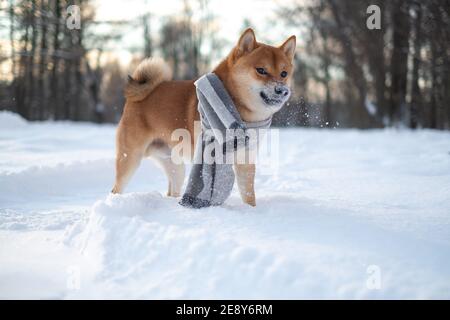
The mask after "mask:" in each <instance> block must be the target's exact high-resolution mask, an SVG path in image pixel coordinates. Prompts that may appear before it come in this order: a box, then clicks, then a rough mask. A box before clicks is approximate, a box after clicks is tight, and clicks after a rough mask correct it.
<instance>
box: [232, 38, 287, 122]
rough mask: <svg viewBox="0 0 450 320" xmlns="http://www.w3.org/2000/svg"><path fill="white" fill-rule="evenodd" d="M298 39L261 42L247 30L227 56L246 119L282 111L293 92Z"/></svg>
mask: <svg viewBox="0 0 450 320" xmlns="http://www.w3.org/2000/svg"><path fill="white" fill-rule="evenodd" d="M295 48H296V38H295V36H291V37H290V38H288V39H287V40H286V41H285V42H284V43H283V44H282V45H281V46H279V47H273V46H269V45H266V44H263V43H258V42H257V41H256V38H255V33H254V32H253V30H252V29H247V30H246V31H245V32H244V33H243V34H242V35H241V37H240V39H239V41H238V43H237V45H236V47H235V48H234V49H233V51H232V52H231V54H230V56H229V57H228V65H229V81H228V84H229V85H230V86H232V87H233V89H232V91H233V95H234V97H235V98H236V99H237V100H238V102H239V104H240V105H241V106H240V109H241V110H240V113H241V116H242V118H243V119H244V120H246V121H259V120H264V119H267V118H269V117H270V116H272V115H273V114H274V113H275V112H277V111H279V110H280V109H281V107H282V106H283V105H284V104H285V103H286V101H287V100H288V99H289V97H290V95H291V89H290V82H291V79H292V73H293V69H294V68H293V59H294V54H295Z"/></svg>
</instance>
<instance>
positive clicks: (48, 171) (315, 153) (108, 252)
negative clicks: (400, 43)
mask: <svg viewBox="0 0 450 320" xmlns="http://www.w3.org/2000/svg"><path fill="white" fill-rule="evenodd" d="M114 133H115V126H112V125H93V124H85V123H70V122H61V123H51V122H42V123H27V122H25V121H24V120H22V119H20V118H19V117H18V116H16V115H14V114H11V113H8V112H0V298H59V299H78V298H88V299H94V298H150V299H156V298H212V299H216V298H247V299H248V298H251V299H253V298H277V299H278V298H288V299H291V298H319V299H327V298H339V299H345V298H350V299H380V298H388V299H398V298H412V299H420V298H447V299H448V298H450V175H449V172H450V133H449V132H438V131H430V130H421V131H409V130H370V131H358V130H343V129H339V130H331V129H321V130H318V129H289V130H281V131H280V138H281V142H280V150H281V151H282V154H281V156H280V158H279V169H278V170H277V172H276V173H275V174H273V175H266V174H261V173H258V175H257V178H256V193H257V207H256V208H253V207H249V206H246V205H244V204H242V202H241V200H240V198H239V196H238V193H237V190H234V191H233V194H232V196H231V198H230V199H229V200H228V201H227V202H226V204H225V205H223V206H222V207H217V208H207V209H202V210H192V209H187V208H184V207H181V206H179V205H178V204H177V199H172V198H167V197H166V196H163V194H165V192H166V180H165V177H164V175H163V173H162V172H161V171H160V170H159V169H158V168H157V167H156V166H155V165H153V164H152V163H151V162H150V161H145V162H144V163H143V164H142V166H141V168H140V169H139V170H138V172H137V174H136V176H135V177H134V178H133V180H132V182H131V184H130V186H129V188H128V189H127V193H126V194H124V195H110V194H109V190H110V189H111V187H112V182H113V176H114ZM374 283H375V285H373V284H374ZM377 284H379V285H377Z"/></svg>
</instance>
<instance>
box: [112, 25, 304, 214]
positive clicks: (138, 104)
mask: <svg viewBox="0 0 450 320" xmlns="http://www.w3.org/2000/svg"><path fill="white" fill-rule="evenodd" d="M295 48H296V38H295V36H291V37H290V38H288V39H287V40H286V41H285V42H284V43H283V44H282V45H281V46H279V47H274V46H270V45H266V44H263V43H259V42H257V41H256V38H255V33H254V32H253V30H252V29H247V30H246V31H245V32H244V33H243V34H242V35H241V37H240V39H239V41H238V42H237V44H236V46H235V47H234V48H233V49H232V50H231V52H230V53H229V55H228V56H227V57H226V58H225V59H224V60H223V61H222V62H221V63H220V64H219V65H218V66H217V67H216V68H215V69H214V70H213V72H214V73H215V74H216V75H217V76H218V77H219V78H220V80H221V81H222V82H223V84H224V86H225V88H226V89H227V91H228V93H229V94H230V96H231V97H232V99H233V101H234V103H235V105H236V108H237V110H238V111H239V113H240V116H241V118H242V119H243V120H244V121H246V122H256V121H262V120H265V119H268V118H269V117H271V116H272V115H273V114H274V113H276V112H277V111H279V110H280V109H281V107H282V106H283V105H284V103H285V102H286V101H287V100H288V99H289V96H290V94H291V90H290V87H289V86H290V82H291V79H292V73H293V59H294V54H295ZM125 97H126V104H125V109H124V112H123V115H122V118H121V120H120V123H119V126H118V129H117V136H116V179H115V185H114V187H113V189H112V192H113V193H121V192H123V190H124V188H125V185H126V184H127V182H128V181H129V179H130V178H131V176H132V175H133V173H134V172H135V170H136V169H137V167H138V166H139V163H140V161H141V160H142V159H143V158H144V157H151V158H152V159H154V160H155V161H157V162H158V163H159V164H160V165H161V167H162V168H163V169H164V171H165V173H166V175H167V178H168V180H169V189H168V192H167V195H168V196H172V197H178V196H179V195H180V193H181V189H182V185H183V181H184V174H185V168H184V165H183V164H175V163H174V162H173V161H172V159H171V148H173V147H174V146H175V145H176V144H177V143H178V141H172V140H171V134H172V132H173V131H174V130H176V129H180V128H184V129H186V130H189V132H190V133H191V137H192V141H191V144H192V148H194V144H195V142H196V141H197V139H196V137H194V121H198V120H199V113H198V110H197V104H198V101H197V97H196V91H195V86H194V80H188V81H171V71H170V68H169V67H168V65H167V64H166V63H165V62H164V61H162V60H160V59H155V58H150V59H147V60H144V61H143V62H142V63H141V64H140V65H139V66H138V67H137V69H136V70H135V72H134V73H133V75H132V77H129V79H128V84H127V86H126V88H125ZM234 169H235V173H236V180H237V184H238V188H239V191H240V194H241V197H242V200H243V201H244V202H245V203H247V204H249V205H252V206H255V205H256V199H255V191H254V177H255V164H250V163H249V164H236V165H235V166H234Z"/></svg>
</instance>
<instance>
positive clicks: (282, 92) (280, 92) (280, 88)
mask: <svg viewBox="0 0 450 320" xmlns="http://www.w3.org/2000/svg"><path fill="white" fill-rule="evenodd" d="M275 93H276V94H277V95H279V96H280V95H282V96H287V95H288V94H289V88H288V87H285V86H275Z"/></svg>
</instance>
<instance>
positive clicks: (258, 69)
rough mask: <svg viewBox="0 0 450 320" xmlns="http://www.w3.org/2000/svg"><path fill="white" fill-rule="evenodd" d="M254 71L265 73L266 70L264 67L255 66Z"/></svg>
mask: <svg viewBox="0 0 450 320" xmlns="http://www.w3.org/2000/svg"><path fill="white" fill-rule="evenodd" d="M256 71H257V72H258V73H259V74H264V75H266V74H267V71H266V69H264V68H256Z"/></svg>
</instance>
